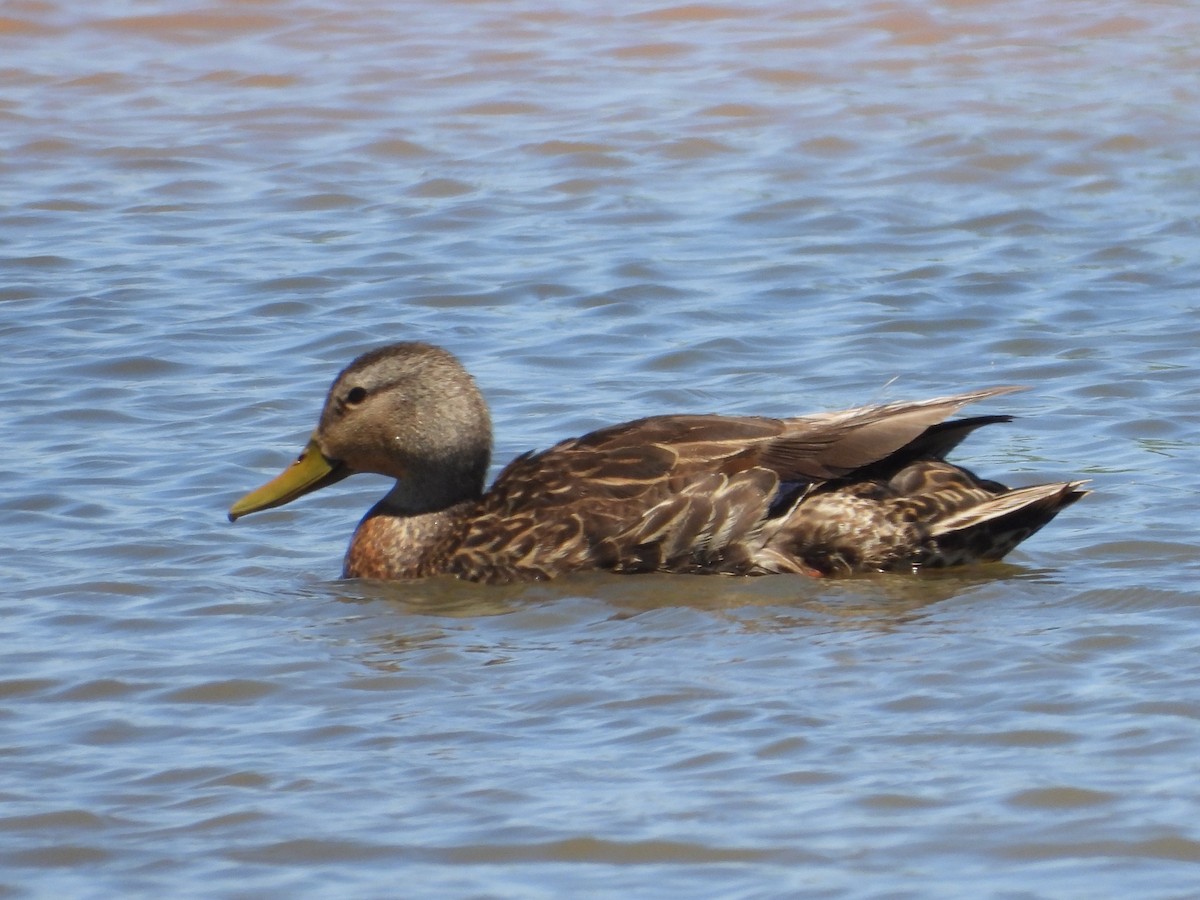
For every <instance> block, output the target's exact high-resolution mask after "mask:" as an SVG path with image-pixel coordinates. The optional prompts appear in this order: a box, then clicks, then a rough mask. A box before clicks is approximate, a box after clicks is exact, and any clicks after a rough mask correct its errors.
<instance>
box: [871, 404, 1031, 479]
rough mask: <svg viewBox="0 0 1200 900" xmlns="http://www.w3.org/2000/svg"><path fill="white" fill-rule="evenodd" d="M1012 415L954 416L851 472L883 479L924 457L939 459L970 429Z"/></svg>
mask: <svg viewBox="0 0 1200 900" xmlns="http://www.w3.org/2000/svg"><path fill="white" fill-rule="evenodd" d="M1012 420H1013V417H1012V416H971V417H970V418H966V419H954V420H953V421H950V422H939V423H938V424H937V425H931V426H930V427H929V428H926V429H925V430H924V431H923V432H922V433H921V434H920V435H918V436H917V437H916V438H915V439H913V440H912V441H910V442H909V443H907V444H905V445H904V446H903V447H901V448H900V449H899V450H897V451H896V452H895V453H893V454H892V455H891V456H889V457H887V458H886V459H881V460H880V461H879V462H877V463H872V464H871V465H869V466H866V467H865V468H862V469H859V470H857V471H856V472H855V473H854V477H855V479H856V480H858V479H863V480H872V479H878V480H880V481H886V480H887V479H889V478H891V477H892V476H893V475H895V474H896V473H897V472H899V471H900V470H901V469H904V468H907V467H908V466H910V465H912V464H913V463H915V462H920V461H921V460H926V459H938V460H942V459H945V458H946V455H947V454H948V453H950V451H951V450H953V449H954V448H955V447H957V446H958V445H959V444H961V443H962V442H963V441H964V440H965V439H966V437H967V435H969V434H970V433H971V432H972V431H974V430H975V429H976V428H982V427H983V426H984V425H999V424H1002V423H1004V422H1011V421H1012Z"/></svg>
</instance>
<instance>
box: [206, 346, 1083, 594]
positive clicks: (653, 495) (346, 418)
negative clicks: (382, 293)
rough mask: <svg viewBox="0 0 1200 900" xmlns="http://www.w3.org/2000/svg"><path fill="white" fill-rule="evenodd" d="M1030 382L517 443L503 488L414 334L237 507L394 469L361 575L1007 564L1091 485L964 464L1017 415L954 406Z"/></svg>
mask: <svg viewBox="0 0 1200 900" xmlns="http://www.w3.org/2000/svg"><path fill="white" fill-rule="evenodd" d="M1022 389H1023V388H1020V387H1016V386H1002V387H991V388H984V389H981V390H975V391H970V392H966V393H958V394H952V395H947V396H941V397H935V398H933V399H927V400H917V401H911V402H892V403H884V404H876V405H868V406H860V407H855V408H852V409H846V410H841V411H837V412H817V413H814V414H810V415H801V416H796V417H792V418H769V417H765V416H743V415H715V414H675V415H657V416H650V417H648V418H642V419H637V420H635V421H630V422H624V423H621V424H616V425H610V426H608V427H603V428H600V429H598V430H596V431H592V432H590V433H588V434H585V435H583V436H581V437H574V438H568V439H566V440H563V441H561V442H559V443H557V444H555V445H554V446H552V447H550V448H549V449H547V450H542V451H540V452H533V451H530V452H526V453H523V454H521V455H520V456H518V457H516V458H515V459H513V460H512V461H511V462H509V463H508V465H507V466H505V467H504V468H503V470H502V471H501V472H500V473H499V475H497V476H496V478H495V480H494V481H493V482H492V484H491V486H490V487H487V486H486V478H487V473H488V470H489V466H490V464H491V455H492V440H493V432H492V421H491V414H490V412H489V409H488V405H487V403H486V402H485V401H484V398H483V395H482V393H481V392H480V389H479V388H478V386H477V385H476V383H475V380H474V379H473V378H472V377H471V375H470V374H468V372H467V371H466V369H465V368H464V367H463V365H462V363H461V362H459V360H458V359H457V358H456V357H455V356H454V355H453V354H451V353H450V352H449V351H447V350H445V349H443V348H441V347H437V346H434V345H432V344H428V343H424V342H420V341H405V342H401V343H394V344H390V345H388V346H384V347H379V348H377V349H374V350H371V351H369V352H366V353H364V354H363V355H361V356H359V357H358V358H357V359H355V360H354V361H353V362H352V363H350V365H348V366H347V367H346V368H345V369H343V370H342V371H341V373H340V374H338V376H337V377H336V378H335V379H334V381H333V384H332V386H331V387H330V389H329V393H328V396H327V397H326V400H325V405H324V408H323V409H322V411H321V415H320V419H319V420H318V424H317V427H316V430H315V431H314V432H313V434H312V436H311V438H310V439H309V441H308V443H307V445H306V446H305V447H304V449H303V450H302V451H301V453H300V455H299V456H298V457H297V459H296V460H295V462H293V463H292V464H291V465H290V466H288V467H287V468H285V469H284V471H283V472H282V473H280V474H279V475H278V476H277V477H275V478H274V479H272V480H271V481H269V482H267V483H266V484H264V485H263V486H262V487H260V488H258V489H256V490H253V491H251V492H250V493H248V494H246V495H245V496H244V497H242V498H241V499H240V500H238V501H237V502H236V503H234V504H233V506H232V507H231V508H230V510H229V519H230V521H235V520H237V519H240V518H241V517H242V516H245V515H249V514H251V513H256V512H259V511H262V510H266V509H271V508H274V507H278V506H281V505H283V504H286V503H290V502H292V501H293V500H296V499H297V498H299V497H302V496H304V495H306V494H309V493H312V492H314V491H318V490H321V489H322V488H325V487H328V486H330V485H332V484H335V483H336V482H339V481H341V480H342V479H343V478H346V477H348V476H350V475H353V474H355V473H360V472H372V473H376V474H380V475H385V476H387V477H389V478H393V479H395V484H394V486H392V488H391V489H390V490H389V491H388V492H387V494H386V495H385V496H384V497H383V498H382V499H381V500H379V502H377V503H376V504H375V505H374V506H373V507H372V508H371V509H370V511H369V512H367V514H366V515H365V517H364V518H363V519H362V521H361V522H359V524H358V527H357V529H356V530H355V532H354V535H353V538H352V539H351V542H350V546H349V549H348V550H347V552H346V555H345V559H344V563H343V570H342V576H343V577H344V578H363V579H383V580H391V581H395V580H408V579H419V578H426V577H431V576H442V575H447V576H453V577H456V578H459V579H464V580H469V581H476V582H486V583H510V582H519V581H537V580H545V579H551V578H555V577H558V576H564V575H568V574H570V573H575V572H584V571H597V570H599V571H607V572H612V573H621V574H636V573H649V572H669V573H688V574H704V575H727V576H754V575H773V574H793V575H807V576H847V575H856V574H862V573H869V572H905V573H914V572H920V571H922V570H925V569H938V568H944V567H948V566H962V565H970V564H976V563H985V562H992V561H996V560H999V559H1001V558H1003V557H1004V556H1005V555H1007V554H1008V553H1009V552H1010V551H1011V550H1012V549H1013V548H1014V547H1016V546H1017V545H1018V544H1020V543H1021V542H1022V541H1024V540H1025V539H1026V538H1028V537H1029V536H1030V535H1032V534H1034V533H1035V532H1036V531H1038V530H1039V529H1040V528H1041V527H1042V526H1044V525H1045V524H1046V523H1048V522H1049V521H1050V520H1051V519H1053V518H1054V517H1055V516H1056V515H1057V514H1058V513H1059V512H1061V511H1062V510H1063V509H1064V508H1066V507H1067V506H1070V505H1071V504H1072V503H1074V502H1076V501H1077V500H1079V499H1080V498H1081V497H1083V496H1085V495H1086V494H1087V493H1088V491H1086V490H1084V489H1083V485H1084V484H1086V482H1085V481H1076V480H1072V481H1062V482H1057V483H1047V484H1037V485H1033V486H1029V487H1017V488H1009V487H1006V486H1005V485H1003V484H1001V483H999V482H996V481H991V480H988V479H984V478H980V477H977V476H976V475H975V474H973V473H972V472H971V471H969V470H968V469H965V468H963V467H961V466H959V465H956V464H953V463H950V462H947V461H946V456H947V455H948V454H949V453H950V451H952V450H954V449H955V448H956V447H957V446H958V445H959V444H960V443H961V442H962V441H963V439H964V438H966V437H967V436H968V435H969V434H971V433H972V432H973V431H975V430H976V429H978V428H980V427H983V426H985V425H992V424H997V423H1003V422H1009V421H1011V420H1012V416H1008V415H981V416H971V417H965V418H951V416H953V415H954V414H955V413H956V412H957V411H958V410H959V409H961V408H962V407H964V406H966V405H967V404H971V403H976V402H979V401H984V400H991V399H992V398H995V397H999V396H1001V395H1004V394H1008V393H1010V392H1012V391H1016V390H1022Z"/></svg>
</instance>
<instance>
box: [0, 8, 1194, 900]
mask: <svg viewBox="0 0 1200 900" xmlns="http://www.w3.org/2000/svg"><path fill="white" fill-rule="evenodd" d="M1197 35H1200V9H1198V8H1197V7H1196V6H1195V5H1194V4H1192V3H1187V2H1182V0H1180V2H1149V0H1141V2H1128V0H1126V2H1122V3H1117V2H1107V0H1080V2H1076V3H1072V4H1070V6H1069V7H1067V6H1063V7H1061V8H1059V7H1047V6H1046V5H1045V4H1042V3H1033V2H1032V0H1029V2H1025V0H1018V2H1016V3H1012V2H1009V3H986V2H982V3H964V2H949V0H944V2H928V3H917V2H898V0H883V2H880V3H873V4H848V3H836V2H816V0H812V2H803V3H800V4H793V3H775V2H763V3H754V4H745V5H742V4H738V5H721V4H675V5H672V4H670V3H661V2H659V3H655V2H634V3H627V4H620V5H618V6H617V7H612V6H611V5H608V6H603V5H597V4H594V3H590V4H585V3H572V2H561V3H554V4H544V3H542V4H538V3H526V2H508V3H504V2H495V3H478V2H475V3H468V2H436V3H434V2H416V0H413V2H407V3H382V2H377V3H369V2H353V3H350V2H340V0H309V2H306V3H301V2H291V0H274V2H269V0H268V2H260V3H253V4H250V3H232V2H228V3H220V2H214V0H209V2H201V3H183V2H171V0H156V2H133V0H129V2H121V0H98V2H94V3H90V4H74V3H65V2H57V3H56V2H33V0H26V2H20V0H17V2H11V3H8V4H6V5H5V6H4V7H3V8H2V9H0V60H2V62H0V145H2V153H0V272H3V279H2V281H0V300H2V303H0V334H2V341H3V343H2V345H0V346H2V348H3V358H4V374H5V377H4V378H3V381H2V382H0V400H2V403H3V409H4V423H5V427H4V434H5V436H6V441H5V450H6V452H5V465H4V466H3V467H0V468H2V470H0V484H3V487H4V490H3V495H2V496H3V498H4V499H3V501H0V502H2V503H3V509H4V514H3V516H2V517H0V522H2V524H0V530H2V535H3V545H4V546H5V547H6V549H7V552H6V553H5V555H4V557H3V561H2V562H0V565H2V567H3V568H2V569H0V575H2V577H3V579H4V584H5V587H6V590H5V596H6V601H5V602H4V603H3V605H2V606H0V611H2V616H3V619H2V624H0V630H2V632H3V647H4V653H3V654H2V655H0V698H2V706H0V752H2V753H3V757H4V764H3V766H2V767H0V894H3V895H6V896H18V897H21V896H31V897H39V896H46V897H50V896H53V897H62V896H72V897H93V896H94V897H111V896H137V895H144V896H150V895H153V896H162V895H164V894H169V895H170V896H174V897H189V896H206V897H207V896H251V895H252V896H289V897H301V896H314V897H315V896H339V897H342V896H362V897H384V896H406V897H424V896H427V897H446V896H463V897H466V896H477V897H484V896H486V897H522V898H527V897H560V896H587V895H613V896H655V897H688V898H691V897H697V896H721V897H770V896H796V895H805V896H829V897H879V896H888V897H922V898H926V897H943V896H944V897H958V896H962V893H963V890H964V885H969V886H970V888H969V890H970V892H971V893H972V895H975V896H1003V897H1055V898H1058V897H1089V898H1090V897H1096V896H1103V895H1107V896H1114V897H1117V896H1130V895H1137V896H1142V897H1180V896H1189V895H1191V894H1193V893H1194V890H1195V889H1194V885H1195V883H1196V879H1197V873H1198V871H1200V870H1198V869H1197V862H1198V861H1200V831H1198V829H1197V826H1196V822H1197V821H1198V819H1200V816H1198V812H1200V809H1198V807H1200V802H1198V801H1200V797H1198V793H1200V792H1198V789H1197V787H1196V784H1197V778H1196V765H1197V764H1196V760H1197V758H1200V724H1198V721H1200V704H1198V702H1197V700H1196V698H1197V696H1200V664H1198V663H1197V654H1196V647H1197V634H1198V633H1200V632H1198V628H1200V612H1198V610H1197V594H1196V589H1195V582H1196V575H1197V561H1196V540H1195V536H1194V522H1195V518H1196V510H1197V488H1198V481H1197V477H1196V475H1195V466H1194V465H1193V464H1192V460H1193V459H1194V457H1195V454H1196V447H1197V428H1196V425H1197V413H1196V410H1195V402H1194V397H1195V396H1196V388H1197V377H1196V369H1197V365H1198V364H1200V325H1198V324H1197V322H1198V321H1200V319H1198V318H1197V308H1198V307H1200V300H1198V297H1200V292H1198V287H1200V264H1198V263H1197V260H1198V259H1200V253H1198V252H1197V251H1198V250H1200V227H1198V225H1197V213H1196V210H1197V205H1196V198H1197V196H1198V195H1200V194H1198V188H1200V150H1198V149H1197V148H1200V125H1198V123H1197V119H1196V116H1195V110H1196V109H1197V107H1198V105H1200V96H1198V94H1200V90H1198V89H1197V87H1196V80H1195V71H1196V68H1197V62H1200V42H1198V38H1197ZM393 339H423V340H430V341H433V342H435V343H440V344H443V345H446V346H447V347H449V348H451V349H452V350H453V351H455V352H456V353H457V354H458V355H459V356H461V357H462V359H463V360H464V361H465V363H466V365H467V366H468V368H469V369H470V370H471V371H472V372H474V373H475V374H476V376H477V378H478V380H479V382H480V384H481V385H482V387H483V388H484V391H485V393H486V395H487V396H488V398H489V400H490V402H491V403H492V406H493V413H494V417H495V419H496V422H497V427H498V434H497V445H498V446H497V463H502V462H504V461H505V460H507V459H508V458H510V457H511V456H512V455H513V454H515V453H517V452H520V451H523V450H525V449H529V448H533V447H544V446H546V445H548V444H549V443H551V442H552V441H554V440H556V439H558V438H560V437H564V436H566V435H569V434H577V433H579V432H581V431H583V430H585V429H588V428H591V427H595V426H598V425H601V424H604V423H610V422H614V421H620V420H623V419H628V418H633V417H636V416H640V415H648V414H652V413H656V412H665V411H692V412H708V411H730V412H757V413H766V414H788V413H798V412H804V411H812V410H817V409H827V408H837V407H843V406H848V405H854V404H858V403H862V402H868V401H872V400H882V399H901V398H909V397H920V396H929V395H933V394H939V393H948V392H951V391H957V390H965V389H968V388H973V387H980V386H984V385H989V384H1005V383H1023V384H1029V385H1031V387H1032V390H1031V391H1029V392H1027V393H1024V394H1018V395H1013V396H1011V397H1005V398H1003V399H1002V400H997V401H994V402H992V403H989V404H987V405H986V409H985V408H984V406H982V405H981V406H980V407H979V412H981V413H982V412H1011V413H1015V414H1017V415H1018V416H1019V417H1020V418H1018V420H1017V421H1016V422H1014V423H1013V424H1011V425H1006V426H997V427H995V428H989V429H986V430H984V431H983V432H981V433H979V434H977V435H975V436H973V437H972V438H971V440H970V441H969V442H968V444H967V445H966V446H964V447H963V448H962V451H961V453H960V458H961V459H962V460H963V461H964V462H967V463H968V464H969V465H972V466H974V467H976V468H977V469H979V470H980V471H981V472H982V473H983V474H986V475H989V476H992V477H1002V478H1006V479H1010V480H1012V481H1013V482H1016V483H1033V482H1036V481H1044V480H1057V479H1063V478H1071V477H1086V478H1090V479H1092V482H1093V484H1092V486H1093V488H1094V489H1095V493H1094V494H1093V495H1091V496H1090V497H1088V498H1087V500H1085V501H1084V502H1082V503H1080V504H1078V505H1076V506H1074V507H1072V508H1071V509H1069V510H1067V511H1066V512H1064V513H1063V515H1062V516H1061V517H1060V518H1059V519H1058V520H1057V521H1055V522H1054V523H1053V524H1052V525H1051V526H1050V527H1048V528H1047V529H1046V530H1045V531H1044V532H1042V533H1041V534H1039V535H1038V536H1036V537H1035V538H1034V539H1033V540H1031V541H1030V542H1029V543H1028V544H1027V545H1025V546H1023V547H1022V548H1021V549H1020V550H1019V551H1018V552H1017V553H1014V554H1013V555H1012V556H1011V557H1010V558H1009V560H1008V561H1007V562H1006V563H1004V564H1001V565H996V566H990V567H985V568H982V569H976V570H971V571H967V572H958V573H948V574H943V575H936V576H929V577H922V578H916V579H907V578H897V577H878V578H861V579H854V580H850V581H844V582H833V583H831V582H823V581H815V580H805V579H793V578H764V579H757V580H751V581H733V580H721V579H694V578H692V579H689V578H665V577H664V578H656V577H650V578H626V579H620V578H611V577H587V578H578V579H571V580H569V581H564V582H560V583H552V584H547V585H524V586H515V587H504V588H481V587H478V586H472V585H460V584H455V583H444V582H441V581H436V582H431V583H429V584H422V585H418V586H411V585H408V586H405V585H377V584H362V583H355V582H341V581H339V580H337V578H336V576H337V572H338V570H339V566H340V558H341V554H342V552H343V549H344V546H345V542H346V540H347V539H348V537H349V534H350V531H351V529H352V527H353V524H354V522H355V521H356V520H357V517H358V516H359V515H361V513H362V511H363V510H364V509H365V508H366V506H367V505H368V504H369V503H370V502H371V501H372V500H373V499H374V497H375V496H377V495H378V494H379V493H380V491H381V490H382V489H383V487H384V485H383V484H382V482H381V481H379V480H377V479H372V478H369V477H362V478H358V479H355V480H352V481H350V482H347V483H345V484H343V485H341V486H339V487H337V488H334V489H331V490H330V491H328V492H325V493H323V494H321V495H317V496H315V497H312V498H307V499H305V500H303V501H300V502H298V503H297V504H295V505H293V506H291V507H288V508H285V509H282V510H278V511H273V512H270V513H266V514H263V515H262V516H259V517H256V518H255V519H253V520H248V521H247V522H244V523H239V524H238V525H237V526H230V525H229V524H228V523H227V522H226V521H225V518H224V512H225V509H226V508H227V507H228V505H229V503H230V502H231V501H232V500H233V499H235V498H236V497H237V496H239V495H240V494H241V493H242V492H243V491H244V490H245V489H247V488H249V487H251V486H254V485H256V484H258V483H260V482H261V481H262V480H263V479H264V478H265V477H266V476H268V475H270V474H273V473H274V471H276V470H277V469H278V468H279V467H281V466H282V465H283V464H284V463H286V462H287V461H288V460H289V459H290V458H291V457H292V456H293V455H294V453H295V452H296V451H297V450H298V449H299V447H300V446H301V444H302V441H303V439H304V438H305V436H306V435H307V433H308V432H309V431H310V429H311V427H312V425H313V423H314V421H315V417H316V414H317V411H318V409H319V405H320V401H321V399H322V395H323V392H324V390H325V387H326V386H327V384H328V382H329V381H330V379H331V378H332V376H333V374H334V373H335V372H336V371H337V369H338V368H340V367H341V366H342V365H343V364H345V363H346V362H347V361H348V360H349V359H350V358H352V357H353V356H354V355H355V354H356V353H358V352H360V351H361V350H363V349H366V348H368V347H370V346H374V345H376V344H378V343H381V342H384V341H387V340H393Z"/></svg>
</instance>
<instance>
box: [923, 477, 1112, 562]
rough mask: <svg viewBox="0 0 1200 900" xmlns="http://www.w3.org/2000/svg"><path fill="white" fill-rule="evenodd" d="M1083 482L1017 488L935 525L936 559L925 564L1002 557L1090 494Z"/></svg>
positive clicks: (931, 529) (933, 531)
mask: <svg viewBox="0 0 1200 900" xmlns="http://www.w3.org/2000/svg"><path fill="white" fill-rule="evenodd" d="M1086 483H1087V482H1085V481H1064V482H1059V483H1057V484H1037V485H1034V486H1032V487H1025V488H1016V489H1014V490H1011V491H1009V492H1007V493H1005V494H1001V495H1000V496H999V497H996V498H995V499H993V500H987V501H985V502H983V503H980V504H978V505H977V506H973V507H971V508H970V509H966V510H963V511H962V512H959V513H955V514H954V515H952V516H949V517H947V518H945V519H943V520H941V521H940V522H937V523H935V524H934V525H933V526H932V527H931V528H930V529H929V534H930V536H931V537H932V538H933V540H934V544H935V546H936V547H937V553H938V558H937V559H936V560H934V561H931V562H930V563H927V564H928V565H941V566H949V565H959V564H962V563H970V562H978V561H994V560H998V559H1002V558H1003V557H1004V556H1005V555H1006V554H1008V553H1009V552H1010V551H1011V550H1012V549H1013V548H1014V547H1016V546H1017V545H1018V544H1020V543H1021V542H1022V541H1023V540H1025V539H1026V538H1028V537H1029V536H1030V535H1032V534H1034V533H1035V532H1037V531H1038V530H1039V529H1040V528H1041V527H1042V526H1043V525H1045V524H1046V523H1047V522H1049V521H1050V520H1051V519H1053V518H1054V517H1055V516H1056V515H1058V514H1059V512H1061V511H1062V510H1063V509H1065V508H1066V507H1068V506H1070V505H1071V504H1072V503H1074V502H1075V501H1076V500H1079V499H1080V498H1081V497H1084V496H1086V495H1087V494H1088V491H1085V490H1081V488H1082V487H1083V485H1084V484H1086Z"/></svg>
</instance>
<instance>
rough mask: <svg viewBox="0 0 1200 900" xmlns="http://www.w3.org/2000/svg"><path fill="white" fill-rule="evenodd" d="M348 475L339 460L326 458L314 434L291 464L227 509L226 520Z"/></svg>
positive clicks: (289, 499)
mask: <svg viewBox="0 0 1200 900" xmlns="http://www.w3.org/2000/svg"><path fill="white" fill-rule="evenodd" d="M349 474H350V470H349V469H347V468H346V467H345V466H343V465H342V464H341V463H339V462H335V461H333V460H330V459H327V458H326V457H325V454H324V453H322V452H321V448H320V447H318V446H317V438H316V435H313V436H312V437H311V438H310V439H309V441H308V444H307V445H306V446H305V448H304V449H303V450H302V451H301V452H300V456H299V457H297V458H296V461H295V462H294V463H292V464H291V465H290V466H288V467H287V468H286V469H284V470H283V471H282V472H280V473H279V474H278V475H276V476H275V477H274V478H273V479H271V480H270V481H268V482H267V483H266V484H264V485H263V486H262V487H260V488H258V489H257V490H254V491H251V492H250V493H248V494H247V495H246V496H245V497H243V498H242V499H241V500H239V501H238V502H237V503H235V504H233V506H231V507H230V508H229V521H230V522H236V521H237V520H238V519H240V518H241V517H242V516H245V515H249V514H250V513H254V512H261V511H262V510H264V509H272V508H274V507H276V506H283V505H284V504H285V503H291V502H292V501H293V500H295V499H296V498H297V497H303V496H304V495H305V494H310V493H312V492H313V491H316V490H320V489H321V488H323V487H325V486H326V485H330V484H333V483H334V482H337V481H341V480H342V479H343V478H345V477H346V476H347V475H349Z"/></svg>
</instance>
